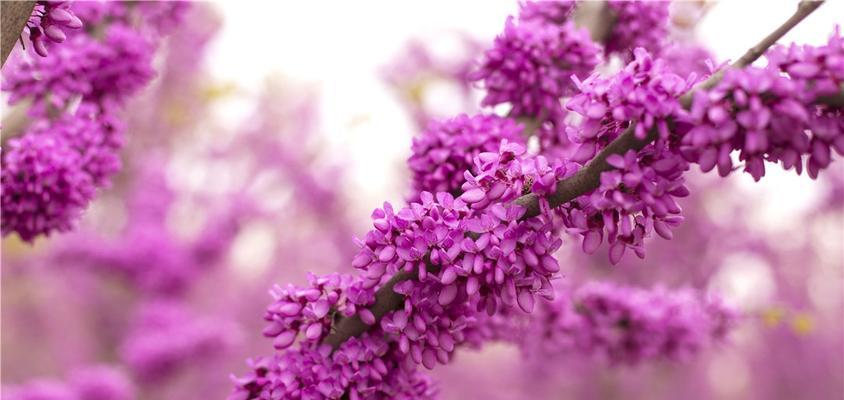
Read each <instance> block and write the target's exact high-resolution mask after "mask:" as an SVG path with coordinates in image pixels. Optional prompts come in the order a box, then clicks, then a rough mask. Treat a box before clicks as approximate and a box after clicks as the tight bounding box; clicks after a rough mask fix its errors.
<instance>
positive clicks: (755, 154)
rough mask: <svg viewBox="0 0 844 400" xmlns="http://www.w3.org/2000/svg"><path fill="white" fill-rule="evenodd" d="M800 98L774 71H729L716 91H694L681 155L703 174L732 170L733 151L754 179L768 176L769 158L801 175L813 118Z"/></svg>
mask: <svg viewBox="0 0 844 400" xmlns="http://www.w3.org/2000/svg"><path fill="white" fill-rule="evenodd" d="M796 96H797V87H796V85H795V83H794V82H793V81H791V80H790V79H788V78H786V77H784V76H781V75H780V73H779V71H777V70H775V69H772V68H755V67H748V68H744V69H739V70H729V71H727V72H726V73H725V74H724V78H723V79H722V80H721V82H720V83H719V84H718V85H717V86H716V87H715V88H713V89H712V90H710V91H699V92H697V93H695V96H694V100H693V103H692V108H691V110H690V112H689V119H690V122H691V123H692V124H693V127H692V128H691V129H690V130H689V131H688V132H687V133H686V134H685V135H684V136H683V141H682V143H683V147H682V148H683V151H684V153H683V154H684V155H685V156H686V158H688V159H689V160H690V161H693V162H696V163H697V164H699V165H700V168H701V170H703V171H709V170H711V169H713V168H715V167H716V166H717V167H718V173H719V174H720V175H721V176H726V175H728V174H729V173H730V172H732V170H733V160H732V158H731V157H730V153H732V151H733V150H739V151H740V153H739V158H740V159H741V160H743V161H744V162H745V168H744V169H745V171H747V172H749V173H750V174H751V175H752V176H753V178H754V179H755V180H759V179H761V178H762V176H764V175H765V164H764V161H765V160H766V159H767V160H769V161H773V162H777V161H782V163H783V166H784V167H785V168H786V169H790V168H792V167H793V168H795V169H796V170H797V171H798V172H800V171H802V168H803V163H802V160H801V159H800V157H801V155H802V154H804V153H806V152H808V151H809V136H808V135H807V134H806V133H805V132H804V130H805V129H804V127H805V125H806V122H807V121H808V119H809V115H808V112H807V111H806V108H805V107H804V106H803V104H801V102H800V100H799V99H797V98H796Z"/></svg>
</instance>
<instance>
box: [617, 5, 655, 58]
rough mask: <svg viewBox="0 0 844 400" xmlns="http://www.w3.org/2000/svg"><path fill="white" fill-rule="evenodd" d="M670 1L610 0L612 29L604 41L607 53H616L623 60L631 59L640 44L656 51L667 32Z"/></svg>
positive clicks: (652, 51)
mask: <svg viewBox="0 0 844 400" xmlns="http://www.w3.org/2000/svg"><path fill="white" fill-rule="evenodd" d="M670 4H671V2H669V1H649V0H634V1H630V0H610V1H608V2H607V6H608V7H609V9H610V10H611V11H612V13H613V17H614V18H613V22H612V24H613V25H612V30H611V32H610V36H609V38H607V41H606V52H607V54H609V53H618V54H619V55H620V56H621V57H622V59H624V60H625V61H630V60H632V59H633V58H634V54H633V51H634V50H635V49H636V48H639V47H643V48H645V49H646V50H648V51H649V52H651V53H653V54H658V53H659V52H660V50H661V49H662V46H663V42H664V40H665V37H666V35H667V34H668V6H669V5H670Z"/></svg>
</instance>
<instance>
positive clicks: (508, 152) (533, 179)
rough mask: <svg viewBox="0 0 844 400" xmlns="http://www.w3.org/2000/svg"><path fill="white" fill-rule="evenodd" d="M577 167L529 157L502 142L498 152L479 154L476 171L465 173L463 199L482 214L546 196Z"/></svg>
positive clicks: (571, 164)
mask: <svg viewBox="0 0 844 400" xmlns="http://www.w3.org/2000/svg"><path fill="white" fill-rule="evenodd" d="M577 167H578V166H577V165H575V164H573V163H564V162H563V161H559V160H558V161H555V162H554V163H553V164H552V163H550V162H548V160H547V159H546V158H545V157H543V156H527V155H526V154H525V148H524V146H522V145H521V144H519V143H509V142H506V141H502V142H501V145H500V146H499V148H498V151H497V152H485V153H480V154H478V156H477V157H475V160H474V168H472V169H470V170H468V171H466V172H464V178H465V182H464V183H463V185H462V189H463V194H462V195H461V196H460V199H461V200H463V201H464V202H466V203H468V204H469V205H470V206H471V208H472V209H475V210H480V209H485V208H488V207H489V206H490V205H491V204H498V203H504V204H506V203H508V202H510V201H512V200H515V199H516V198H517V197H519V196H521V195H523V194H526V193H528V192H533V193H536V194H537V195H547V194H550V193H552V192H553V191H554V189H555V188H556V183H557V181H558V180H560V179H563V178H565V177H568V176H570V175H572V174H573V173H574V172H575V171H576V169H577ZM473 171H476V172H475V173H473Z"/></svg>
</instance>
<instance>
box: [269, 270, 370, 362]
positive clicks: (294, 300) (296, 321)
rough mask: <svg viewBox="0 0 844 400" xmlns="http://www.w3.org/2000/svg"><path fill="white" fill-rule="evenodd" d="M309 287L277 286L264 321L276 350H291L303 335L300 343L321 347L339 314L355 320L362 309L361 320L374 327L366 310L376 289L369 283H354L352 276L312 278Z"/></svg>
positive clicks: (336, 275) (309, 279)
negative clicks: (273, 299) (266, 322)
mask: <svg viewBox="0 0 844 400" xmlns="http://www.w3.org/2000/svg"><path fill="white" fill-rule="evenodd" d="M308 281H309V283H310V286H309V287H295V286H293V285H288V286H287V287H286V288H282V287H280V286H278V285H276V287H275V288H273V290H272V291H271V294H272V295H273V297H274V298H275V301H274V302H273V303H272V304H270V306H269V307H267V311H266V313H265V315H264V319H265V320H266V321H268V322H269V325H268V326H267V327H266V328H265V329H264V336H267V337H272V338H275V339H274V341H273V347H275V348H276V349H278V350H283V349H286V348H288V347H290V346H291V345H292V344H293V342H294V341H295V340H296V338H297V336H300V335H301V340H300V342H309V343H316V344H318V343H319V342H320V341H322V339H323V338H324V337H325V335H327V334H328V332H329V330H330V329H331V323H332V322H333V321H334V317H335V313H339V315H342V316H345V317H351V316H353V315H355V313H356V312H357V306H363V307H360V316H361V319H363V320H364V321H367V323H369V324H370V325H371V324H374V323H375V317H374V316H373V315H372V313H371V312H370V311H369V309H367V308H366V306H368V305H370V304H372V302H373V301H374V296H375V293H374V291H373V290H372V287H371V286H370V287H363V286H364V285H366V283H365V281H360V280H358V281H353V278H352V276H350V275H339V274H331V275H326V276H321V277H318V276H315V275H312V274H311V275H308Z"/></svg>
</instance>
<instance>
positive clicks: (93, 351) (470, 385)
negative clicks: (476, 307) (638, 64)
mask: <svg viewBox="0 0 844 400" xmlns="http://www.w3.org/2000/svg"><path fill="white" fill-rule="evenodd" d="M678 7H679V8H681V10H680V11H678V12H677V14H676V15H679V16H681V17H682V16H684V15H687V14H689V12H688V10H685V11H684V10H682V7H691V8H694V10H697V11H695V12H694V13H691V14H692V15H696V16H699V17H700V19H699V21H698V23H697V25H696V27H695V28H693V29H690V28H688V27H687V26H686V25H688V21H686V20H683V19H682V18H681V17H678V18H675V19H674V23H675V24H677V25H678V26H682V27H683V29H682V30H684V32H685V33H684V35H687V36H689V37H692V38H694V40H696V41H697V42H698V43H700V44H702V45H703V46H704V47H706V48H708V49H710V50H711V52H712V54H713V55H714V56H715V58H716V59H717V61H718V62H723V61H726V60H730V59H735V58H737V57H739V56H740V55H741V54H742V53H743V52H744V51H745V50H746V49H747V48H749V47H751V46H752V45H753V44H755V43H756V42H757V41H758V40H759V39H760V38H762V37H763V36H765V35H767V33H769V32H770V31H772V30H773V29H774V28H775V27H776V26H778V25H779V24H780V23H781V22H782V21H784V20H785V19H786V18H787V17H788V16H789V15H790V14H791V13H792V12H793V7H796V3H795V2H793V1H785V0H776V1H773V2H771V1H722V2H711V3H702V2H688V3H684V2H681V3H680V4H679V5H677V7H675V9H676V8H678ZM517 9H518V4H517V3H516V2H515V1H461V2H453V1H427V2H387V1H382V2H333V1H332V2H327V1H314V2H302V1H286V2H234V1H226V2H208V3H195V4H193V6H192V7H191V9H190V10H189V13H188V15H187V16H186V18H185V20H184V22H183V23H182V24H181V25H180V26H179V27H177V28H176V30H175V31H174V32H173V33H172V34H171V35H170V37H169V38H168V39H167V42H166V43H165V46H164V48H163V49H162V50H160V51H159V54H158V56H157V58H156V70H157V71H158V72H159V76H158V78H157V79H156V81H155V82H154V83H153V84H152V85H151V86H149V87H148V88H147V89H146V90H145V91H144V92H143V94H142V95H141V96H139V97H138V98H136V99H135V100H134V101H133V103H132V104H131V105H130V106H129V110H130V111H129V112H127V113H126V119H127V121H128V126H129V131H128V138H129V139H128V140H129V142H128V144H127V148H126V149H125V150H124V152H123V162H124V170H123V172H121V174H120V175H119V177H118V178H117V179H115V182H114V184H113V185H112V187H110V188H108V189H105V190H103V191H102V192H101V193H100V194H99V197H98V199H97V201H96V202H95V203H94V204H93V205H92V206H91V207H90V208H89V209H88V211H87V213H86V215H85V216H84V218H83V220H82V222H81V223H80V227H79V229H78V230H77V231H75V232H72V233H67V234H57V235H53V236H51V237H50V238H47V239H44V238H42V239H39V240H37V241H36V242H35V243H34V244H33V245H30V244H26V243H23V242H21V241H20V240H18V239H17V238H16V237H14V236H9V237H5V238H4V239H3V245H2V266H3V270H2V332H0V333H2V384H3V385H4V387H10V386H15V385H21V384H26V383H27V382H31V381H33V380H41V381H50V380H62V379H65V377H66V376H67V375H68V374H69V373H70V371H73V370H75V369H78V368H79V366H86V365H107V366H109V367H110V368H115V369H116V370H117V371H119V373H121V374H124V375H125V376H127V377H128V380H129V382H130V383H129V384H130V385H131V386H132V387H133V388H134V389H133V390H135V391H136V393H138V397H139V398H142V399H165V398H166V399H170V398H181V399H190V398H221V397H223V396H224V395H225V394H227V393H229V391H230V388H231V384H230V382H229V378H228V376H229V374H230V373H237V374H240V373H243V372H244V371H245V370H246V368H245V364H244V360H245V359H246V358H248V357H252V356H256V355H262V354H269V353H270V352H272V351H273V350H272V346H271V343H270V341H269V340H268V339H265V338H263V337H262V336H261V329H262V328H263V325H264V323H263V319H262V316H263V312H264V308H265V307H266V305H267V304H268V303H269V302H270V300H271V298H270V296H269V295H268V294H267V293H268V290H269V289H270V288H271V287H272V286H273V285H274V284H280V285H285V284H287V283H297V284H301V283H304V282H305V280H306V277H307V275H306V274H307V273H308V272H313V273H327V272H332V271H342V272H350V271H351V270H352V268H351V266H350V265H349V260H351V257H352V256H353V255H354V253H355V251H356V247H355V245H354V242H353V240H352V238H353V237H355V236H356V235H358V236H362V235H363V234H364V233H365V232H366V230H367V228H368V226H369V223H370V220H369V215H370V212H371V211H372V209H374V208H376V207H379V206H380V205H381V203H382V202H383V201H390V202H391V203H393V204H402V203H403V202H404V199H405V195H406V194H407V193H409V188H410V185H409V182H410V181H409V171H408V169H407V168H406V166H405V161H406V159H407V157H408V156H409V155H410V143H411V140H412V138H413V136H414V135H416V134H418V133H419V132H420V131H421V130H422V129H423V128H424V126H425V124H426V121H427V120H428V119H429V118H432V117H433V118H436V117H447V116H451V115H455V114H458V113H462V112H467V113H472V112H477V111H478V110H479V109H478V107H477V105H478V104H479V100H480V98H481V92H480V91H479V90H478V89H477V88H475V87H474V86H473V85H472V84H470V83H467V82H466V80H465V74H466V72H467V71H470V70H471V69H472V68H473V66H474V65H475V64H474V62H475V61H476V60H477V59H478V56H479V55H480V54H481V53H482V52H483V50H484V49H486V48H487V47H488V46H489V45H490V44H491V43H492V40H493V39H494V37H495V36H496V35H497V34H498V33H499V32H500V31H501V29H502V27H503V25H504V21H505V19H506V17H507V16H508V15H511V14H515V13H516V12H517ZM700 10H705V11H700ZM698 11H699V13H698ZM842 15H844V2H841V1H829V2H827V4H826V5H824V6H823V7H822V8H821V9H820V11H818V12H816V13H815V14H813V15H811V16H810V17H809V18H808V19H807V20H806V21H805V22H804V23H802V24H801V25H799V26H798V27H797V28H796V29H794V30H793V31H792V32H790V33H789V34H788V35H787V36H786V38H785V39H784V40H783V42H785V43H788V42H792V41H795V42H798V43H808V44H822V43H824V42H825V41H826V39H827V38H828V36H829V35H830V34H831V33H832V30H833V25H834V24H835V23H841V22H842V19H841V16H842ZM695 19H696V18H695ZM614 62H615V64H613V63H611V64H610V65H611V67H610V68H612V65H615V68H617V67H618V65H620V64H619V61H618V60H615V61H614ZM762 63H764V61H762ZM691 175H692V177H690V181H691V185H690V187H691V189H692V196H690V197H688V198H685V199H683V200H685V201H684V202H683V203H682V204H681V205H682V206H683V207H684V210H685V213H686V214H685V215H686V221H685V222H684V223H683V225H682V226H681V227H680V228H679V229H678V230H677V231H676V232H675V238H674V239H673V240H671V241H665V240H662V239H659V238H657V239H651V241H650V242H649V243H648V247H647V251H648V257H647V258H646V259H645V260H638V259H635V260H634V259H632V258H627V259H625V260H624V261H623V262H622V263H621V264H619V265H617V266H614V267H611V266H610V265H609V262H608V260H607V255H606V249H605V248H602V249H601V250H599V251H598V252H596V254H595V255H594V256H586V255H584V254H583V253H582V252H580V249H579V246H577V245H573V246H567V245H564V246H563V249H562V250H561V254H560V257H559V258H560V260H561V266H562V268H563V273H564V277H565V279H566V280H567V284H571V285H573V286H576V285H578V284H579V283H580V282H585V281H589V280H592V279H601V280H608V281H616V282H623V283H626V284H633V285H637V286H642V287H653V286H655V285H664V286H667V287H671V288H680V287H694V288H697V289H701V290H706V291H709V292H712V293H717V294H720V295H722V296H723V297H724V298H725V299H726V300H727V301H728V302H729V303H730V304H732V305H734V306H736V307H737V308H739V309H740V310H741V311H742V312H743V313H744V315H745V316H746V318H744V319H743V321H742V324H741V326H740V328H739V329H738V330H737V331H736V332H735V333H734V334H733V335H732V336H731V338H730V341H729V343H726V344H724V345H723V346H721V347H718V348H714V349H710V350H707V351H705V352H704V353H703V354H702V355H701V356H699V357H696V358H695V359H693V360H689V361H688V362H684V363H673V362H672V363H668V362H666V363H658V364H648V365H640V366H637V367H613V366H609V365H607V364H606V363H605V362H602V361H601V360H590V359H584V358H579V357H574V356H572V357H570V358H565V359H549V360H544V362H543V363H542V365H537V363H536V362H535V361H534V362H528V361H526V360H523V359H522V358H521V355H520V354H519V352H518V350H517V349H515V348H511V347H509V346H506V345H494V346H489V347H488V348H485V349H484V350H483V351H480V352H477V351H469V350H466V351H462V352H460V353H459V354H458V355H457V358H456V362H454V363H453V364H451V365H449V366H447V367H438V368H436V369H435V370H434V371H433V375H434V376H435V378H437V379H438V380H439V382H440V388H441V389H440V390H441V394H442V397H443V398H445V399H458V398H491V399H519V398H548V399H568V398H577V399H581V398H588V397H594V398H642V399H654V398H690V399H694V398H700V399H704V398H719V399H748V398H756V399H793V398H806V399H827V398H829V399H831V398H842V396H844V318H842V317H844V163H842V162H840V160H837V161H836V162H835V163H834V164H833V165H832V166H831V167H830V168H829V169H828V170H827V171H825V173H822V174H821V176H820V178H819V179H818V180H816V181H813V180H810V179H809V178H808V177H806V176H797V175H795V174H794V173H793V171H788V172H786V171H782V170H780V169H779V168H777V167H770V168H768V174H767V175H766V176H765V178H764V179H763V180H762V181H761V182H758V183H755V182H753V180H752V178H751V177H750V176H749V175H747V174H733V175H731V176H730V177H728V178H718V177H713V176H709V175H707V176H704V175H702V174H698V173H693V174H691ZM710 175H712V174H710ZM570 243H571V242H570ZM574 243H576V242H574Z"/></svg>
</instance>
